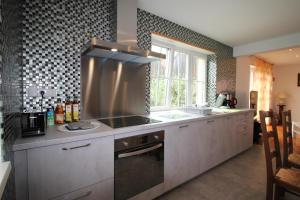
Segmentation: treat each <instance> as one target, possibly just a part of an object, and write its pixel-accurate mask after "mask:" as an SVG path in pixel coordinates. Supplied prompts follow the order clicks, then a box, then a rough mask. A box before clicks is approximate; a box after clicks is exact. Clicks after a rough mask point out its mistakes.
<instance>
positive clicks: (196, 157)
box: [165, 112, 253, 191]
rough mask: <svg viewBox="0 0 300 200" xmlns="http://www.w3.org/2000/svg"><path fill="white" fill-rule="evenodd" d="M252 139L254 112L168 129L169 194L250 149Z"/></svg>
mask: <svg viewBox="0 0 300 200" xmlns="http://www.w3.org/2000/svg"><path fill="white" fill-rule="evenodd" d="M252 137H253V117H252V112H247V113H239V114H234V115H227V116H220V117H216V118H211V119H207V120H199V121H195V122H187V123H184V124H180V125H176V126H170V127H168V128H166V132H165V191H168V190H170V189H172V188H174V187H176V186H178V185H180V184H182V183H184V182H186V181H188V180H190V179H191V178H193V177H196V176H197V175H200V174H201V173H203V172H205V171H207V170H209V169H211V168H213V167H215V166H217V165H218V164H220V163H222V162H224V161H226V160H228V159H229V158H231V157H233V156H235V155H237V154H239V153H240V152H242V151H244V150H246V149H248V148H250V147H251V146H252Z"/></svg>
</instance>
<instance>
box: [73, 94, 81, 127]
mask: <svg viewBox="0 0 300 200" xmlns="http://www.w3.org/2000/svg"><path fill="white" fill-rule="evenodd" d="M72 119H73V121H74V122H78V121H79V102H78V98H77V96H74V101H73V104H72Z"/></svg>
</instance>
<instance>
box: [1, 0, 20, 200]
mask: <svg viewBox="0 0 300 200" xmlns="http://www.w3.org/2000/svg"><path fill="white" fill-rule="evenodd" d="M0 2H1V6H0V7H1V31H0V32H1V36H0V38H1V39H0V40H1V47H0V48H1V50H0V51H1V59H0V60H1V66H0V87H1V88H0V89H1V92H0V94H1V101H2V108H1V112H2V113H1V114H2V116H3V118H2V120H3V126H2V127H3V130H2V131H3V134H1V148H2V155H1V156H2V158H1V159H2V160H6V161H7V160H9V161H11V163H12V166H13V165H14V163H13V153H12V151H11V145H12V143H13V141H14V140H15V138H16V136H17V135H18V134H19V133H20V121H19V120H20V118H19V112H20V111H21V106H22V93H21V91H22V78H21V70H22V65H21V51H22V35H21V33H22V26H21V0H1V1H0ZM0 118H1V117H0ZM1 199H2V200H11V199H15V192H14V173H13V171H12V172H11V173H10V176H9V179H8V182H7V184H6V187H5V190H4V192H3V195H2V198H1Z"/></svg>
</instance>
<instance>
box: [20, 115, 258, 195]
mask: <svg viewBox="0 0 300 200" xmlns="http://www.w3.org/2000/svg"><path fill="white" fill-rule="evenodd" d="M164 130H165V141H164V142H165V143H164V144H165V145H164V148H165V149H164V152H165V155H164V160H165V161H164V183H163V184H161V185H160V186H159V187H158V189H156V190H153V191H152V192H155V194H154V195H152V196H157V195H160V194H162V193H163V192H166V191H168V190H170V189H172V188H174V187H176V186H178V185H180V184H182V183H184V182H186V181H188V180H190V179H192V178H194V177H196V176H198V175H200V174H202V173H203V172H205V171H207V170H209V169H211V168H213V167H215V166H216V165H218V164H220V163H222V162H224V161H226V160H227V159H229V158H231V157H233V156H235V155H237V154H238V153H240V152H242V151H244V150H246V149H248V148H249V147H251V146H252V139H253V113H252V112H243V113H236V114H233V115H224V116H216V117H214V118H213V117H212V118H210V119H205V120H198V121H192V122H184V123H182V124H177V125H172V126H168V127H164ZM14 159H15V174H16V175H17V177H16V179H15V180H16V196H17V200H75V199H78V200H98V199H105V200H113V199H114V136H108V137H103V138H98V139H90V140H82V141H77V142H70V143H65V144H59V145H52V146H46V147H41V148H34V149H28V150H23V151H19V152H15V156H14ZM143 195H144V196H143V197H145V196H147V198H151V197H150V196H149V195H147V193H144V194H143ZM143 199H145V198H143Z"/></svg>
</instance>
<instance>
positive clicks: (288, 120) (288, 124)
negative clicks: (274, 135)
mask: <svg viewBox="0 0 300 200" xmlns="http://www.w3.org/2000/svg"><path fill="white" fill-rule="evenodd" d="M282 128H283V166H284V167H288V156H289V155H290V154H292V153H293V133H292V112H291V110H288V111H284V112H282Z"/></svg>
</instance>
